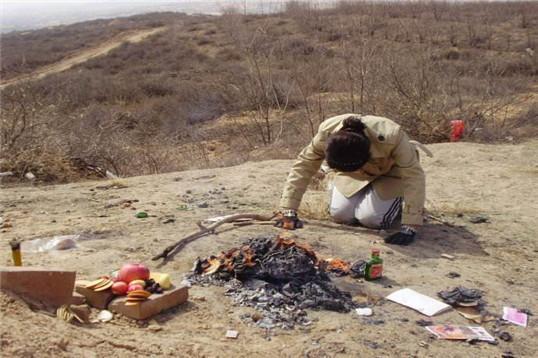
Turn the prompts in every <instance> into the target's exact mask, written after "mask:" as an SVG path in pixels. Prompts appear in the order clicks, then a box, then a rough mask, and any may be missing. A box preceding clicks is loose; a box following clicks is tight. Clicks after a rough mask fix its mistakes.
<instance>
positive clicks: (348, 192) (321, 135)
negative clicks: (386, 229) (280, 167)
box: [280, 114, 425, 225]
mask: <svg viewBox="0 0 538 358" xmlns="http://www.w3.org/2000/svg"><path fill="white" fill-rule="evenodd" d="M349 116H359V115H357V114H343V115H340V116H336V117H332V118H329V119H327V120H325V121H324V122H323V123H321V125H320V126H319V130H318V133H317V134H316V136H315V137H314V139H312V142H310V144H309V145H308V146H306V147H305V148H304V149H303V150H302V151H301V153H300V154H299V156H298V158H297V161H296V162H295V164H294V165H293V167H292V169H291V172H290V173H289V176H288V180H287V182H286V185H285V187H284V192H283V194H282V199H281V201H280V206H281V207H282V208H289V209H295V210H296V209H297V208H298V207H299V205H300V203H301V199H302V197H303V194H304V192H305V191H306V189H307V187H308V184H309V183H310V180H311V179H312V177H313V176H314V174H316V173H317V172H318V170H319V168H320V166H321V164H322V162H323V160H324V158H325V147H326V141H327V137H328V136H329V135H330V134H331V133H334V132H336V131H338V130H340V129H341V128H342V122H343V120H344V119H346V118H347V117H349ZM359 117H360V118H361V120H362V122H363V123H364V124H365V125H366V135H367V136H368V138H369V139H370V142H371V146H370V153H371V158H370V160H369V161H368V162H367V163H366V164H365V165H364V166H363V167H362V168H361V169H360V170H357V171H355V172H349V173H344V172H336V175H335V177H334V185H335V186H336V188H337V189H338V191H339V192H341V193H342V194H344V195H345V196H346V197H351V196H352V195H354V194H356V193H357V192H359V191H360V190H361V189H363V188H364V187H366V186H367V185H368V184H370V183H372V185H373V188H374V189H375V190H376V192H377V193H378V195H379V196H380V197H381V198H382V199H385V200H387V199H391V198H396V197H403V200H404V207H403V213H402V224H406V225H421V224H422V219H423V218H422V214H423V209H424V200H425V177H424V171H423V170H422V167H421V166H420V162H419V159H418V154H417V151H416V148H415V146H414V145H413V144H412V143H410V142H409V137H408V136H407V134H406V133H405V132H404V130H403V129H401V128H400V126H399V125H398V124H396V123H394V122H393V121H391V120H390V119H387V118H383V117H377V116H359Z"/></svg>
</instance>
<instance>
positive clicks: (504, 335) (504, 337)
mask: <svg viewBox="0 0 538 358" xmlns="http://www.w3.org/2000/svg"><path fill="white" fill-rule="evenodd" d="M498 336H499V339H501V340H503V341H505V342H512V340H513V337H512V335H511V334H510V333H508V332H504V331H503V332H501V333H499V335H498Z"/></svg>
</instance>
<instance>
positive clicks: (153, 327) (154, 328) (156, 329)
mask: <svg viewBox="0 0 538 358" xmlns="http://www.w3.org/2000/svg"><path fill="white" fill-rule="evenodd" d="M148 329H149V330H150V331H152V332H159V331H162V330H163V328H162V327H161V326H158V325H156V324H150V325H149V326H148Z"/></svg>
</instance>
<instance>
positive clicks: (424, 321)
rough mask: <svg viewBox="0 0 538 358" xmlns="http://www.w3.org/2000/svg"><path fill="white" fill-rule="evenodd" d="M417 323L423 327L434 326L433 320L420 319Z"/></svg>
mask: <svg viewBox="0 0 538 358" xmlns="http://www.w3.org/2000/svg"><path fill="white" fill-rule="evenodd" d="M415 323H416V324H418V325H419V326H421V327H427V326H433V321H427V320H425V319H419V320H418V321H415Z"/></svg>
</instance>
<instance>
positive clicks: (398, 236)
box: [385, 225, 417, 246]
mask: <svg viewBox="0 0 538 358" xmlns="http://www.w3.org/2000/svg"><path fill="white" fill-rule="evenodd" d="M416 236H417V231H416V229H415V228H414V227H411V226H407V225H402V228H401V229H400V231H399V232H397V233H394V234H392V235H390V236H388V237H386V238H385V243H386V244H391V245H403V246H407V245H409V244H411V243H412V242H413V241H414V240H415V237H416Z"/></svg>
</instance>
